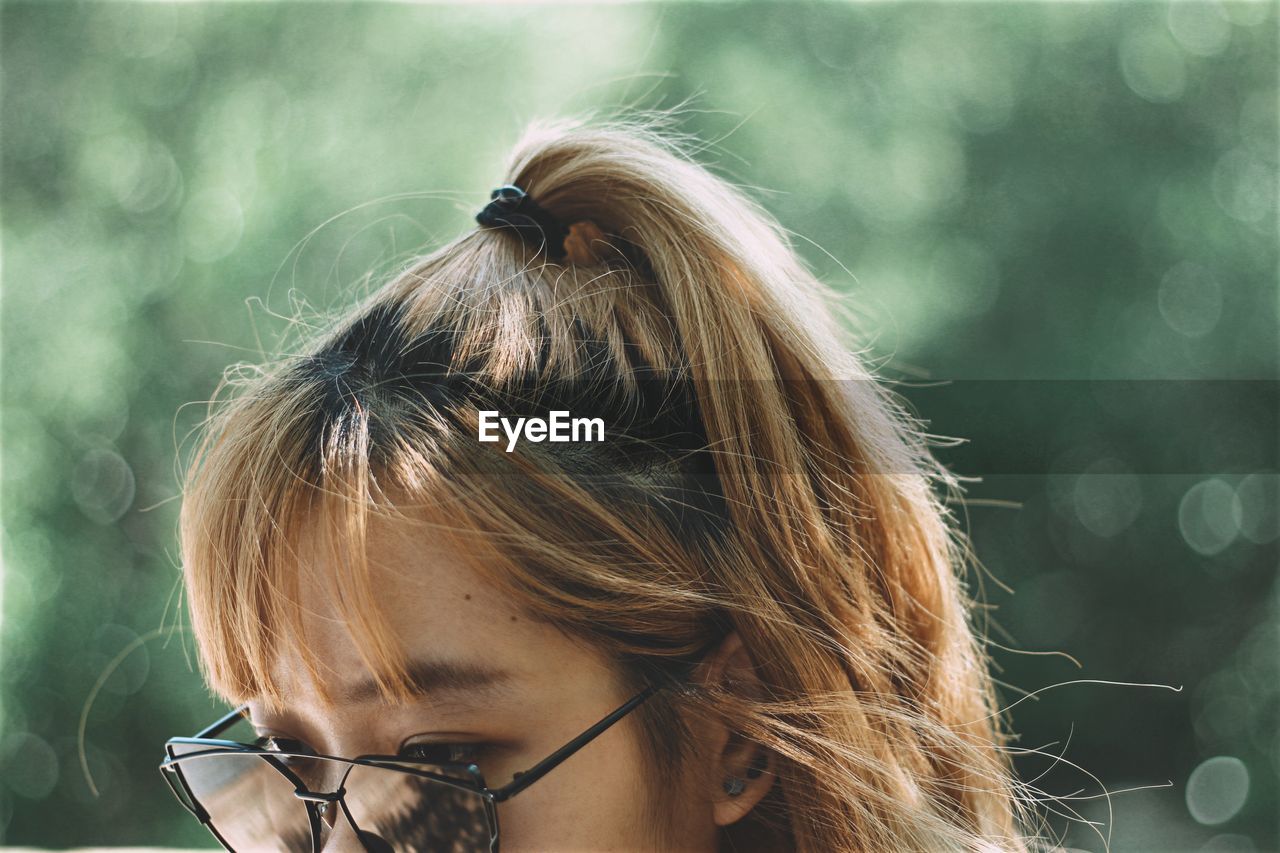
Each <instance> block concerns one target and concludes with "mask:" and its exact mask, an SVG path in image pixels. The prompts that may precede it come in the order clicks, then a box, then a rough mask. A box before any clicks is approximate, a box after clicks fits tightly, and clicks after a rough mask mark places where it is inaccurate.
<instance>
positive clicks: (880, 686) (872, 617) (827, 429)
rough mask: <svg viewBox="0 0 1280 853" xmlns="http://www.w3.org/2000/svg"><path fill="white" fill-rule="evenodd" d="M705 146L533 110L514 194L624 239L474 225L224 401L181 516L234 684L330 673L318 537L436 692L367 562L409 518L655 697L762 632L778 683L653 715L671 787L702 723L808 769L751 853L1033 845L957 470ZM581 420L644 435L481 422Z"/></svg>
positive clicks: (206, 666)
mask: <svg viewBox="0 0 1280 853" xmlns="http://www.w3.org/2000/svg"><path fill="white" fill-rule="evenodd" d="M687 143H688V140H687V138H685V137H682V136H680V135H679V134H677V133H676V132H675V131H673V130H671V129H670V128H669V127H666V126H664V123H663V119H662V117H661V116H658V117H654V116H647V117H641V118H635V117H633V118H627V119H612V120H598V119H590V120H580V119H579V120H556V121H542V122H536V123H534V124H532V125H531V126H530V127H529V128H528V129H527V131H526V132H525V134H524V135H523V137H522V138H521V139H520V141H519V142H518V144H517V145H516V146H515V149H514V152H513V153H512V155H511V159H510V162H509V165H508V167H507V169H506V178H505V181H506V182H508V183H514V184H517V185H519V186H520V187H523V188H525V189H526V190H527V191H528V192H529V194H530V195H531V196H532V197H533V198H535V199H536V201H537V203H538V204H540V205H541V206H542V207H544V208H545V209H547V210H548V211H550V212H551V213H552V214H553V215H555V216H556V217H557V218H558V219H559V220H560V221H562V222H565V223H576V222H584V221H585V222H589V223H593V225H592V228H591V229H590V230H589V231H581V230H579V231H577V232H576V233H578V234H579V235H581V234H583V233H588V234H602V235H604V239H603V240H601V239H599V238H598V237H597V238H596V239H594V240H591V241H588V242H590V243H591V244H592V245H591V247H590V248H591V252H590V253H584V251H583V243H582V242H581V241H578V242H577V243H576V244H575V246H574V248H573V251H572V252H571V254H570V258H569V259H566V260H565V261H564V262H563V263H557V262H554V261H551V260H549V259H548V258H547V256H546V255H545V254H544V253H541V252H539V251H538V247H536V246H531V245H528V244H526V243H524V242H522V241H521V240H520V238H519V237H518V236H517V235H515V234H513V233H511V232H509V231H503V230H494V229H484V228H475V229H472V230H470V231H468V232H467V233H465V234H463V235H462V236H460V237H459V238H457V239H456V240H454V241H452V242H451V243H449V244H447V245H445V246H443V247H442V248H439V249H438V250H437V251H434V252H432V253H431V254H429V255H427V256H426V257H422V258H420V259H418V260H416V261H415V262H414V263H413V264H412V265H411V266H409V267H408V268H407V269H405V270H404V271H403V272H401V273H400V274H399V275H397V276H395V277H394V279H393V280H391V281H390V282H389V283H387V284H385V285H384V286H382V287H381V288H380V289H378V290H377V291H376V292H375V293H373V294H372V295H371V296H370V297H369V298H367V299H366V300H364V301H363V302H362V304H360V305H358V306H356V307H354V308H353V309H352V310H351V311H350V312H349V313H347V314H346V315H344V316H342V317H340V318H338V319H337V320H336V321H335V322H334V323H333V324H332V326H331V328H328V329H327V330H325V331H324V333H323V334H319V335H317V336H316V337H315V338H314V340H312V341H310V342H309V343H308V344H307V345H306V346H305V348H303V349H302V351H301V352H298V353H294V354H290V355H287V356H283V357H280V358H278V359H275V360H273V361H272V363H270V364H268V365H265V366H263V367H261V368H260V369H258V370H257V371H256V372H255V374H254V375H252V376H251V377H249V378H247V379H244V378H232V376H231V374H230V373H229V374H228V375H227V376H224V378H223V382H222V384H220V386H219V390H220V392H221V391H222V390H224V389H226V388H238V389H240V393H239V394H234V395H231V396H230V397H229V399H227V400H225V401H219V400H218V397H219V394H215V402H214V404H212V405H211V411H210V415H209V417H208V419H207V420H206V422H205V424H204V430H203V435H202V439H201V441H200V442H199V445H198V450H197V453H196V455H195V456H194V458H193V459H192V460H191V464H190V467H189V468H188V469H187V478H186V483H185V489H184V492H185V499H184V503H183V506H182V513H181V547H182V553H183V559H184V570H185V576H186V582H187V595H188V601H189V605H190V611H191V619H192V626H193V629H194V633H195V636H196V638H197V642H198V648H199V652H200V659H201V664H202V668H203V671H204V674H205V676H206V679H207V681H208V682H209V684H210V685H211V687H212V688H213V689H214V690H216V691H217V692H218V693H219V694H221V695H222V696H223V697H224V698H226V699H228V700H229V701H232V702H241V701H245V700H246V699H248V698H249V697H258V698H260V699H262V700H264V701H266V702H268V703H270V704H272V705H276V704H278V703H282V702H283V697H282V696H280V695H279V693H278V691H277V689H276V686H275V685H274V684H273V682H272V680H271V678H270V677H269V664H270V661H271V660H272V656H273V655H274V654H276V653H277V652H278V651H279V649H280V648H281V647H282V644H285V643H293V644H295V647H296V648H297V649H298V650H299V651H301V653H302V654H303V658H304V660H305V661H306V662H307V665H308V666H309V667H310V668H311V672H312V674H313V675H316V674H317V673H318V670H317V668H316V661H315V659H314V656H313V655H311V653H310V651H309V650H308V649H307V646H306V642H305V637H304V636H303V633H302V623H301V615H300V611H299V606H298V601H299V599H298V583H299V580H298V573H299V571H300V567H299V566H298V565H297V560H296V558H295V555H294V553H293V548H292V546H291V543H296V542H298V541H299V537H300V536H301V535H303V533H302V531H303V530H304V529H306V530H308V531H314V530H315V529H316V528H314V527H311V525H318V526H319V527H318V529H319V530H321V531H323V532H324V535H325V537H326V538H325V541H326V542H327V543H328V544H329V547H331V548H333V549H335V552H336V553H340V555H341V558H340V559H335V560H333V561H331V563H330V565H333V566H336V567H340V568H338V569H336V571H339V572H341V573H342V577H340V578H337V579H333V580H334V581H336V582H333V583H332V585H331V588H333V589H335V590H337V591H338V593H339V601H338V603H339V606H340V607H341V609H342V612H343V613H344V614H345V615H346V617H347V619H348V620H349V623H350V626H351V630H352V634H353V637H354V638H355V640H356V644H357V647H358V648H359V650H360V652H361V654H362V656H363V659H364V660H365V662H366V663H367V664H368V666H369V668H370V670H371V671H372V672H373V673H374V674H375V675H376V677H377V678H378V679H379V681H380V683H381V685H382V687H383V690H384V693H385V695H386V696H387V697H388V699H393V700H394V699H399V698H404V697H405V696H406V695H407V693H406V690H407V683H408V682H407V677H406V676H405V673H404V671H403V667H402V664H403V662H404V659H405V658H404V650H403V649H401V648H399V646H398V645H397V643H396V641H395V638H394V637H393V636H391V635H390V634H389V633H388V631H387V629H386V628H385V626H384V624H383V622H382V621H380V619H379V617H378V609H377V602H376V597H375V590H374V589H372V588H371V584H370V580H369V579H370V574H369V570H368V566H367V563H366V561H365V559H364V556H363V555H364V547H365V539H366V531H367V528H368V524H369V519H370V516H371V514H373V513H379V514H383V515H385V516H387V517H395V518H397V519H399V520H401V521H413V522H415V523H419V524H422V525H423V527H422V530H423V533H422V535H424V536H438V537H440V539H441V541H448V542H450V543H452V544H454V545H455V546H458V547H459V550H460V551H461V552H463V553H465V554H468V555H470V556H469V559H474V562H475V564H476V566H477V568H478V569H479V570H481V571H484V572H485V573H486V575H487V576H489V577H491V578H492V579H493V580H494V582H495V583H498V584H500V585H501V586H502V588H503V589H504V590H505V591H507V592H509V593H510V594H511V595H512V596H514V597H515V600H516V601H518V602H519V605H520V606H521V607H522V608H523V609H524V610H526V611H527V612H528V613H530V614H531V615H532V616H534V617H535V618H539V619H542V620H544V621H546V622H548V623H551V624H554V625H556V626H558V627H560V628H562V629H564V630H566V631H568V632H571V633H572V634H574V635H576V636H580V637H583V638H586V639H587V640H589V641H590V642H591V643H593V644H594V645H595V646H596V647H598V648H600V649H602V650H604V651H605V652H606V653H608V654H609V655H611V656H612V657H613V658H614V659H615V660H617V661H619V663H620V665H622V666H623V668H624V669H625V671H626V672H627V673H628V677H629V678H632V679H633V680H634V681H635V683H637V684H638V683H641V682H642V681H644V680H646V679H655V678H665V679H671V680H674V681H678V682H680V683H681V684H685V685H686V687H688V676H689V673H690V672H691V671H692V670H691V667H692V666H693V665H694V664H695V663H696V661H697V659H698V656H699V655H700V654H701V653H703V652H704V651H705V650H706V649H707V648H709V647H711V646H713V645H714V644H715V643H716V642H717V641H718V640H720V639H722V638H723V637H724V636H725V635H726V634H727V633H728V632H729V631H730V630H736V631H738V632H739V634H740V636H741V638H742V640H743V641H744V644H745V647H746V649H747V651H748V652H749V654H750V656H751V659H752V661H753V663H754V665H755V667H756V671H757V672H758V674H759V678H760V682H761V684H762V685H763V694H764V695H760V694H759V693H752V692H751V691H749V690H748V689H747V686H746V685H740V684H725V685H710V686H707V687H705V688H696V687H688V689H682V690H675V691H659V693H658V694H655V698H654V700H651V701H650V702H649V703H646V705H645V706H642V708H641V711H643V714H642V718H643V720H644V723H643V725H644V726H645V732H646V733H647V737H648V739H649V745H650V748H651V753H650V754H651V755H652V756H653V760H654V761H655V762H656V763H658V764H660V765H661V766H663V767H665V768H668V769H672V768H677V767H679V766H680V764H681V762H683V761H685V760H687V759H688V757H689V755H690V754H691V749H692V747H691V746H690V745H689V744H688V743H687V742H686V741H687V738H688V731H689V729H688V728H687V727H686V726H685V725H684V723H683V721H684V720H686V719H692V718H693V717H695V716H697V715H703V716H704V717H713V718H715V719H718V720H722V721H724V722H725V723H726V724H728V725H730V726H731V727H732V730H733V731H735V732H738V733H740V734H741V735H742V736H744V737H746V738H749V739H751V740H753V741H755V742H756V743H759V744H761V745H763V746H764V747H765V748H767V749H768V750H769V751H770V752H771V753H772V755H773V760H774V766H773V769H774V771H775V772H776V774H777V780H776V783H775V785H774V786H773V788H772V790H771V791H770V793H769V795H768V796H767V797H766V798H765V799H764V800H763V801H761V802H760V803H759V804H758V805H757V806H756V807H755V808H754V809H753V810H752V811H751V812H750V813H749V814H748V815H747V816H746V817H745V818H743V819H742V820H740V821H738V822H737V823H736V824H734V825H732V826H730V827H727V828H726V831H725V833H724V836H723V837H724V838H725V839H726V840H725V846H726V849H729V848H730V846H731V847H732V849H736V850H751V849H768V850H794V851H800V853H830V851H865V850H929V851H935V850H979V849H982V850H990V849H1018V850H1020V849H1023V847H1024V846H1025V844H1024V842H1023V841H1022V840H1021V838H1020V835H1019V829H1018V826H1019V818H1020V813H1019V805H1018V802H1019V800H1018V797H1017V791H1018V786H1017V783H1016V781H1015V780H1014V778H1013V776H1012V773H1011V771H1010V767H1009V762H1008V758H1007V755H1006V751H1005V749H1004V737H1005V736H1004V735H1003V734H1002V732H1001V725H1000V721H999V715H998V714H997V712H996V708H995V704H994V699H993V689H992V684H991V680H990V677H989V675H988V673H987V670H986V661H985V658H984V655H983V653H982V651H981V649H980V647H979V645H978V644H977V642H976V639H975V632H974V630H973V628H972V626H971V624H970V615H971V609H972V607H971V604H970V602H969V600H968V598H967V597H966V592H965V587H964V585H963V582H962V570H963V568H964V567H965V566H966V565H967V551H966V549H965V548H964V546H963V543H962V538H961V536H960V535H959V534H958V533H957V531H956V530H955V525H954V523H953V522H954V520H953V518H952V516H951V515H950V513H949V511H948V510H947V508H946V504H945V502H944V501H943V500H942V498H941V496H940V494H939V492H946V491H947V490H949V489H954V487H955V483H954V481H953V479H952V478H951V477H950V476H949V475H948V473H947V472H946V470H945V469H943V468H942V467H941V466H939V465H938V464H937V463H936V462H935V461H934V460H933V458H932V456H931V454H930V453H929V451H928V449H927V446H926V444H925V441H924V438H923V435H922V433H921V432H920V430H919V429H918V427H917V426H916V424H915V423H914V421H912V420H911V419H910V418H909V417H908V416H907V415H906V413H905V412H904V410H903V409H902V408H901V406H900V405H899V404H898V403H897V402H896V400H895V398H894V397H893V396H892V395H891V394H890V393H889V392H887V391H886V390H885V389H884V388H883V387H882V386H881V385H880V384H879V383H878V382H876V381H874V378H873V375H872V374H871V373H870V372H869V371H868V369H867V368H866V366H865V365H864V364H863V363H862V361H861V359H860V358H859V357H858V355H856V354H855V353H854V352H851V351H850V350H849V349H848V348H846V347H845V346H844V345H843V344H842V343H841V336H840V333H839V331H838V328H837V322H836V320H835V318H834V316H833V313H832V311H831V305H830V300H829V298H828V297H829V294H828V293H827V292H826V290H825V289H824V288H823V286H822V285H821V284H820V283H819V282H818V281H817V279H816V278H815V276H814V275H813V274H812V273H811V272H809V271H808V270H807V269H806V268H805V266H804V264H803V262H802V261H801V260H800V259H799V258H798V256H797V254H796V253H795V251H794V249H793V247H792V245H791V244H790V242H789V239H788V237H787V235H786V233H785V232H784V230H783V229H782V228H781V226H780V225H778V224H777V223H776V221H774V220H773V219H772V218H771V217H770V215H769V214H768V213H766V212H765V211H764V210H763V209H762V208H761V207H760V206H759V205H758V204H756V203H755V202H753V201H752V200H751V199H750V198H749V197H748V196H747V195H746V194H744V193H743V192H742V191H741V190H739V189H738V188H737V187H735V186H733V185H732V184H731V183H729V182H727V181H725V180H723V179H721V178H719V177H717V176H716V175H714V174H712V173H711V172H710V171H708V170H707V169H706V168H704V167H703V166H701V165H699V164H698V163H697V162H695V160H694V159H693V156H692V155H691V153H690V151H691V150H692V149H691V146H690V145H689V144H687ZM597 227H598V229H599V231H598V232H597V231H595V228H597ZM552 403H555V405H551V404H552ZM550 408H562V409H564V408H567V409H569V410H570V411H574V413H575V415H576V414H577V413H578V410H581V409H588V410H591V411H592V412H593V413H596V414H600V415H602V416H603V417H604V418H605V423H606V424H607V428H608V431H609V432H610V434H611V435H612V436H613V437H612V438H611V440H610V441H608V442H606V443H605V445H602V446H601V447H599V448H595V447H592V446H590V445H585V444H573V445H563V444H561V445H553V444H549V443H543V444H537V445H531V444H525V445H522V446H521V447H520V449H519V450H518V451H517V452H513V453H506V452H504V448H503V447H501V446H500V445H495V444H480V443H478V442H477V440H476V435H477V418H478V412H479V411H480V410H482V409H496V410H498V411H501V412H504V413H506V412H517V413H523V412H527V411H534V410H541V411H544V412H545V411H546V410H548V409H550ZM317 680H318V682H319V684H320V686H321V689H323V684H324V682H323V679H317ZM327 698H328V697H326V699H327ZM650 705H652V707H648V706H650Z"/></svg>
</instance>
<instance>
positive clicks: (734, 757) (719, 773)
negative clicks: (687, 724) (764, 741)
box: [696, 631, 774, 826]
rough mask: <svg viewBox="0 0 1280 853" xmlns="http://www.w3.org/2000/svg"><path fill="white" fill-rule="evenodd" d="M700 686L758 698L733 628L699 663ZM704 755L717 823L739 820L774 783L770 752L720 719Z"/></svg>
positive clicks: (748, 658)
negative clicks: (726, 688) (728, 686)
mask: <svg viewBox="0 0 1280 853" xmlns="http://www.w3.org/2000/svg"><path fill="white" fill-rule="evenodd" d="M696 677H697V678H698V679H699V680H700V681H701V682H702V684H703V685H704V686H708V687H710V686H714V685H717V684H720V685H726V684H733V685H735V689H734V692H735V693H736V694H738V695H746V696H759V695H760V693H761V692H762V691H761V689H760V687H761V685H760V677H759V675H758V674H757V673H756V670H755V664H754V662H753V661H752V660H751V656H750V655H749V654H748V653H747V649H746V646H744V645H743V642H742V638H741V637H740V636H739V635H738V632H737V631H733V632H731V633H730V634H729V635H728V636H727V637H725V639H724V640H723V641H722V642H721V644H720V645H719V646H718V647H717V648H716V650H715V651H713V652H712V653H711V654H710V655H709V656H708V657H707V659H706V660H704V661H703V662H702V664H701V666H700V667H699V671H698V673H697V676H696ZM704 744H705V746H706V752H705V753H704V755H705V756H706V757H707V760H708V761H710V762H711V767H710V768H709V775H708V776H707V777H706V778H707V779H709V782H708V783H707V784H709V785H712V786H713V789H712V790H711V791H709V792H708V794H709V797H710V801H711V804H712V809H713V814H712V817H713V818H714V820H715V823H716V825H717V826H728V825H729V824H731V823H734V822H735V821H738V820H740V819H741V818H742V817H743V816H744V815H746V814H747V812H749V811H751V809H752V808H753V807H754V806H755V805H756V803H758V802H760V800H761V799H763V798H764V795H765V794H767V793H769V789H770V788H772V787H773V780H774V772H773V771H774V767H773V758H772V755H771V753H770V752H769V751H768V750H766V749H765V748H764V747H762V746H760V745H759V744H756V743H753V742H751V741H749V740H746V739H745V738H743V737H742V736H741V735H739V734H737V733H736V732H731V731H730V730H729V729H728V728H727V727H725V726H724V725H723V724H720V723H714V724H711V726H710V728H709V729H708V730H707V733H706V739H705V741H704Z"/></svg>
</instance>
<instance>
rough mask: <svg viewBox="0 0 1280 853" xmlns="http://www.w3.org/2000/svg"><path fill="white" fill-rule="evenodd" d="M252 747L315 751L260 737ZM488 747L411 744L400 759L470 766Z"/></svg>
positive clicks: (285, 740) (297, 743) (282, 739)
mask: <svg viewBox="0 0 1280 853" xmlns="http://www.w3.org/2000/svg"><path fill="white" fill-rule="evenodd" d="M253 745H254V746H256V747H257V748H259V749H264V750H267V751H268V752H302V753H311V754H314V752H315V750H313V749H312V748H311V747H309V746H307V745H306V744H305V743H303V742H302V741H300V740H294V739H293V738H286V737H279V736H277V735H262V736H260V737H258V738H257V739H256V740H254V742H253ZM487 747H488V745H487V744H483V743H452V742H446V741H436V742H426V743H411V744H408V745H407V746H405V747H404V748H403V749H401V750H400V757H401V758H411V759H414V760H416V761H426V762H429V763H432V764H471V763H473V762H474V761H476V760H477V759H479V758H480V756H481V755H483V754H484V752H485V750H486V749H487Z"/></svg>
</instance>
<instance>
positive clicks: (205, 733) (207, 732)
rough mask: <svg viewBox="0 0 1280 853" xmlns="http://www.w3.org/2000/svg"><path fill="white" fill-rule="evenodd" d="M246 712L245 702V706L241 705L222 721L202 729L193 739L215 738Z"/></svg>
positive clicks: (247, 708)
mask: <svg viewBox="0 0 1280 853" xmlns="http://www.w3.org/2000/svg"><path fill="white" fill-rule="evenodd" d="M248 710H249V704H248V703H247V702H246V703H245V704H243V705H241V706H240V707H239V708H236V709H235V710H234V711H231V712H230V713H228V714H227V715H226V716H225V717H223V718H222V719H220V720H218V721H217V722H215V723H213V724H212V725H210V726H208V727H207V728H205V729H202V730H201V731H199V732H196V734H195V735H194V737H217V736H218V735H220V734H222V733H223V732H225V731H226V730H227V729H229V728H231V727H232V726H233V725H234V724H235V723H236V722H237V721H239V720H240V718H241V717H243V716H245V714H246V713H247V712H248Z"/></svg>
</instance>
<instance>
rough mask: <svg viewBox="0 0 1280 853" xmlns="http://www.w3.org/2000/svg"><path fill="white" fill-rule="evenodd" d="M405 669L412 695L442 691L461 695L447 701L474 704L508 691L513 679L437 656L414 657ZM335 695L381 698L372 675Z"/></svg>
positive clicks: (344, 698) (494, 670) (358, 699)
mask: <svg viewBox="0 0 1280 853" xmlns="http://www.w3.org/2000/svg"><path fill="white" fill-rule="evenodd" d="M405 669H406V672H407V673H408V676H409V678H408V682H409V690H410V693H411V694H412V695H413V696H414V697H423V698H433V699H434V698H437V697H439V696H440V694H443V693H452V694H461V695H460V696H450V697H449V700H450V702H451V703H456V702H458V701H459V700H462V701H464V702H467V703H468V704H471V703H474V704H477V705H479V704H486V703H489V702H492V701H494V700H497V699H500V698H501V697H502V696H504V695H507V694H510V692H511V687H512V682H513V681H514V680H515V678H514V676H513V675H512V673H510V672H508V671H506V670H504V669H501V668H498V667H493V666H488V665H486V664H481V663H471V662H465V661H453V660H445V659H440V658H415V659H413V660H411V661H409V663H408V664H407V665H406V667H405ZM338 695H339V696H340V697H341V701H343V702H350V703H357V702H372V701H374V700H378V699H381V698H382V694H381V692H380V691H379V690H378V683H377V681H376V680H375V679H373V678H366V679H365V680H363V681H360V682H357V683H356V684H352V685H349V686H347V687H345V688H343V689H342V690H340V691H339V692H338Z"/></svg>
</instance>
